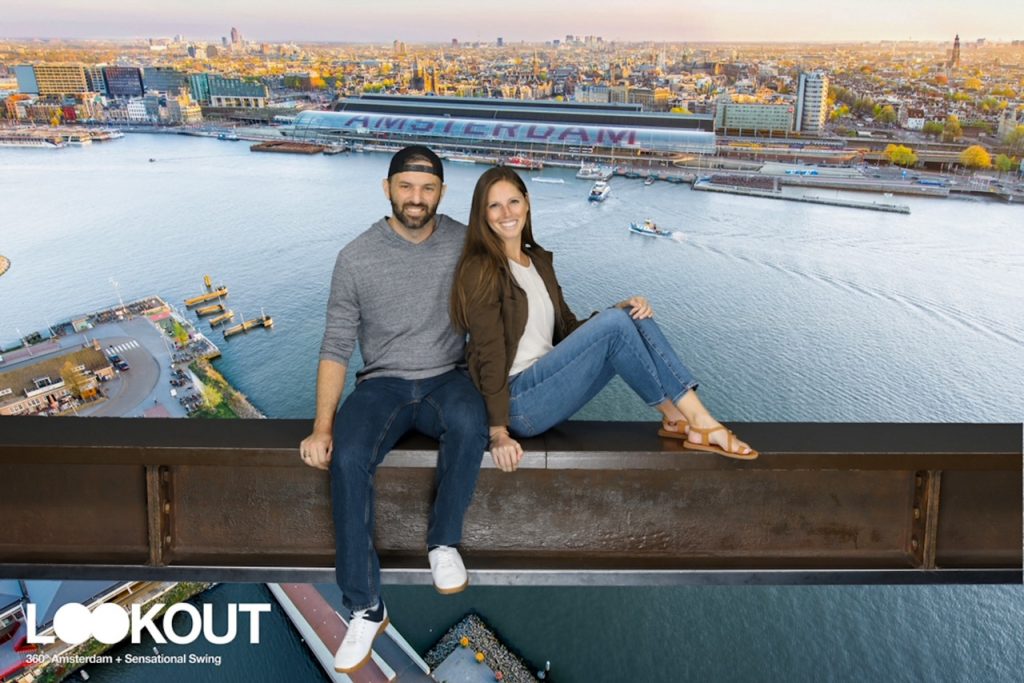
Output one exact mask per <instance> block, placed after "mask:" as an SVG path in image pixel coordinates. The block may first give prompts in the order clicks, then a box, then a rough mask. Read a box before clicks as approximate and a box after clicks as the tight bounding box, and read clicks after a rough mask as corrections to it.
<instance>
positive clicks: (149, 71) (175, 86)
mask: <svg viewBox="0 0 1024 683" xmlns="http://www.w3.org/2000/svg"><path fill="white" fill-rule="evenodd" d="M187 80H188V76H187V75H186V74H184V73H183V72H181V71H178V70H177V69H172V68H170V67H167V66H147V67H146V68H145V70H144V71H143V72H142V84H143V86H145V88H146V92H147V93H150V92H162V93H168V94H171V95H178V94H180V93H181V91H182V90H183V89H184V87H185V82H186V81H187Z"/></svg>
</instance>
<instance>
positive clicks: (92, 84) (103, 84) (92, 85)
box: [85, 66, 110, 95]
mask: <svg viewBox="0 0 1024 683" xmlns="http://www.w3.org/2000/svg"><path fill="white" fill-rule="evenodd" d="M85 82H86V84H88V86H89V91H90V92H96V93H99V94H101V95H109V94H110V91H109V90H107V79H106V78H104V77H103V67H102V66H87V67H85Z"/></svg>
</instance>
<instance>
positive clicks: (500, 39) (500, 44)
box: [498, 36, 505, 47]
mask: <svg viewBox="0 0 1024 683" xmlns="http://www.w3.org/2000/svg"><path fill="white" fill-rule="evenodd" d="M498 47H505V39H504V38H502V37H501V36H498Z"/></svg>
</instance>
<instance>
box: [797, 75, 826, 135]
mask: <svg viewBox="0 0 1024 683" xmlns="http://www.w3.org/2000/svg"><path fill="white" fill-rule="evenodd" d="M827 115H828V76H826V75H825V74H823V73H821V72H820V71H815V72H812V73H801V74H800V85H799V87H798V89H797V93H796V116H795V120H794V127H793V129H794V130H795V131H796V132H798V133H807V134H808V135H818V134H820V133H821V132H822V130H823V129H824V128H825V118H826V116H827Z"/></svg>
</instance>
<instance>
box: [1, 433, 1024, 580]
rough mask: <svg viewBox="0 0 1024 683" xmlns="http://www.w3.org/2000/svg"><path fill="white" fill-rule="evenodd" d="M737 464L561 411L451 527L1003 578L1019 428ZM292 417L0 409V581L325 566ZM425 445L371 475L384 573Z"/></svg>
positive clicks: (663, 555)
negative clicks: (70, 414) (0, 486)
mask: <svg viewBox="0 0 1024 683" xmlns="http://www.w3.org/2000/svg"><path fill="white" fill-rule="evenodd" d="M736 428H737V431H738V432H739V433H740V434H742V435H743V436H744V438H745V439H748V440H749V441H751V442H752V443H754V444H756V445H757V446H758V448H759V449H760V450H761V452H762V455H761V457H760V458H759V459H758V460H755V461H751V462H742V461H734V460H727V459H725V458H721V457H719V456H716V455H713V454H708V453H698V452H694V451H688V450H685V449H683V448H682V447H681V445H680V444H679V443H678V442H676V441H672V440H668V439H662V438H659V437H658V436H657V435H656V427H655V425H654V424H651V423H622V422H620V423H610V422H602V423H595V422H570V423H567V424H565V425H563V426H562V427H560V428H557V429H554V430H551V431H550V432H548V433H547V434H545V435H544V436H543V437H540V438H537V439H529V440H526V442H525V443H524V447H525V449H526V451H527V453H526V456H525V458H524V460H523V463H522V465H521V467H520V470H519V471H517V472H516V473H513V474H506V473H503V472H500V471H499V470H497V469H496V468H494V467H493V466H492V465H491V464H490V458H489V457H485V459H484V467H483V469H482V471H481V476H480V481H479V484H478V486H477V491H476V495H475V498H474V502H473V505H472V507H471V508H470V511H469V514H468V516H467V519H466V524H465V537H464V542H463V549H464V554H465V556H466V559H467V564H468V565H469V566H470V567H471V568H473V570H474V573H473V577H474V578H473V580H474V581H475V582H476V583H478V584H490V585H512V584H530V585H566V584H575V585H603V584H611V585H666V584H671V583H680V584H687V583H689V584H706V583H723V584H731V583H741V584H759V583H761V584H763V583H774V584H791V583H991V582H1020V581H1021V565H1022V551H1021V547H1022V543H1021V538H1022V486H1021V474H1022V457H1021V425H1019V424H1017V425H967V424H823V423H813V424H797V423H786V424H759V423H747V424H743V425H737V426H736ZM308 429H309V422H307V421H300V420H231V421H202V420H173V421H171V420H139V419H121V418H88V419H74V418H50V419H42V418H10V417H5V418H0V481H3V483H4V495H3V499H2V501H0V515H2V519H3V520H4V523H3V524H0V577H11V578H33V577H37V578H44V577H45V578H117V579H131V578H139V579H203V580H241V581H330V580H332V578H333V572H332V569H331V568H332V567H333V563H334V542H333V528H332V523H331V514H330V494H329V486H328V483H329V482H328V475H327V473H325V472H322V471H319V470H313V469H310V468H308V467H305V466H303V465H302V464H301V462H300V461H299V459H298V454H297V445H298V442H299V441H300V440H301V438H302V437H303V436H305V435H306V433H307V431H308ZM435 448H436V445H435V444H434V443H433V442H431V441H430V440H429V439H426V438H423V437H420V436H416V435H412V436H409V437H407V438H406V439H405V440H403V441H402V443H400V444H399V446H398V448H396V450H395V451H394V452H392V453H391V454H390V455H389V456H388V457H387V459H386V460H385V461H384V464H383V465H382V466H381V468H380V469H379V470H378V473H377V482H376V489H377V508H376V513H377V533H376V545H377V548H378V549H379V551H380V554H381V559H382V564H383V566H384V568H385V570H384V580H385V581H387V582H393V583H426V582H427V574H426V573H425V572H426V570H425V567H426V561H425V551H424V543H425V536H426V525H427V518H428V515H429V510H430V501H431V497H432V495H433V487H434V467H435V464H436V453H435V450H434V449H435Z"/></svg>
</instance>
